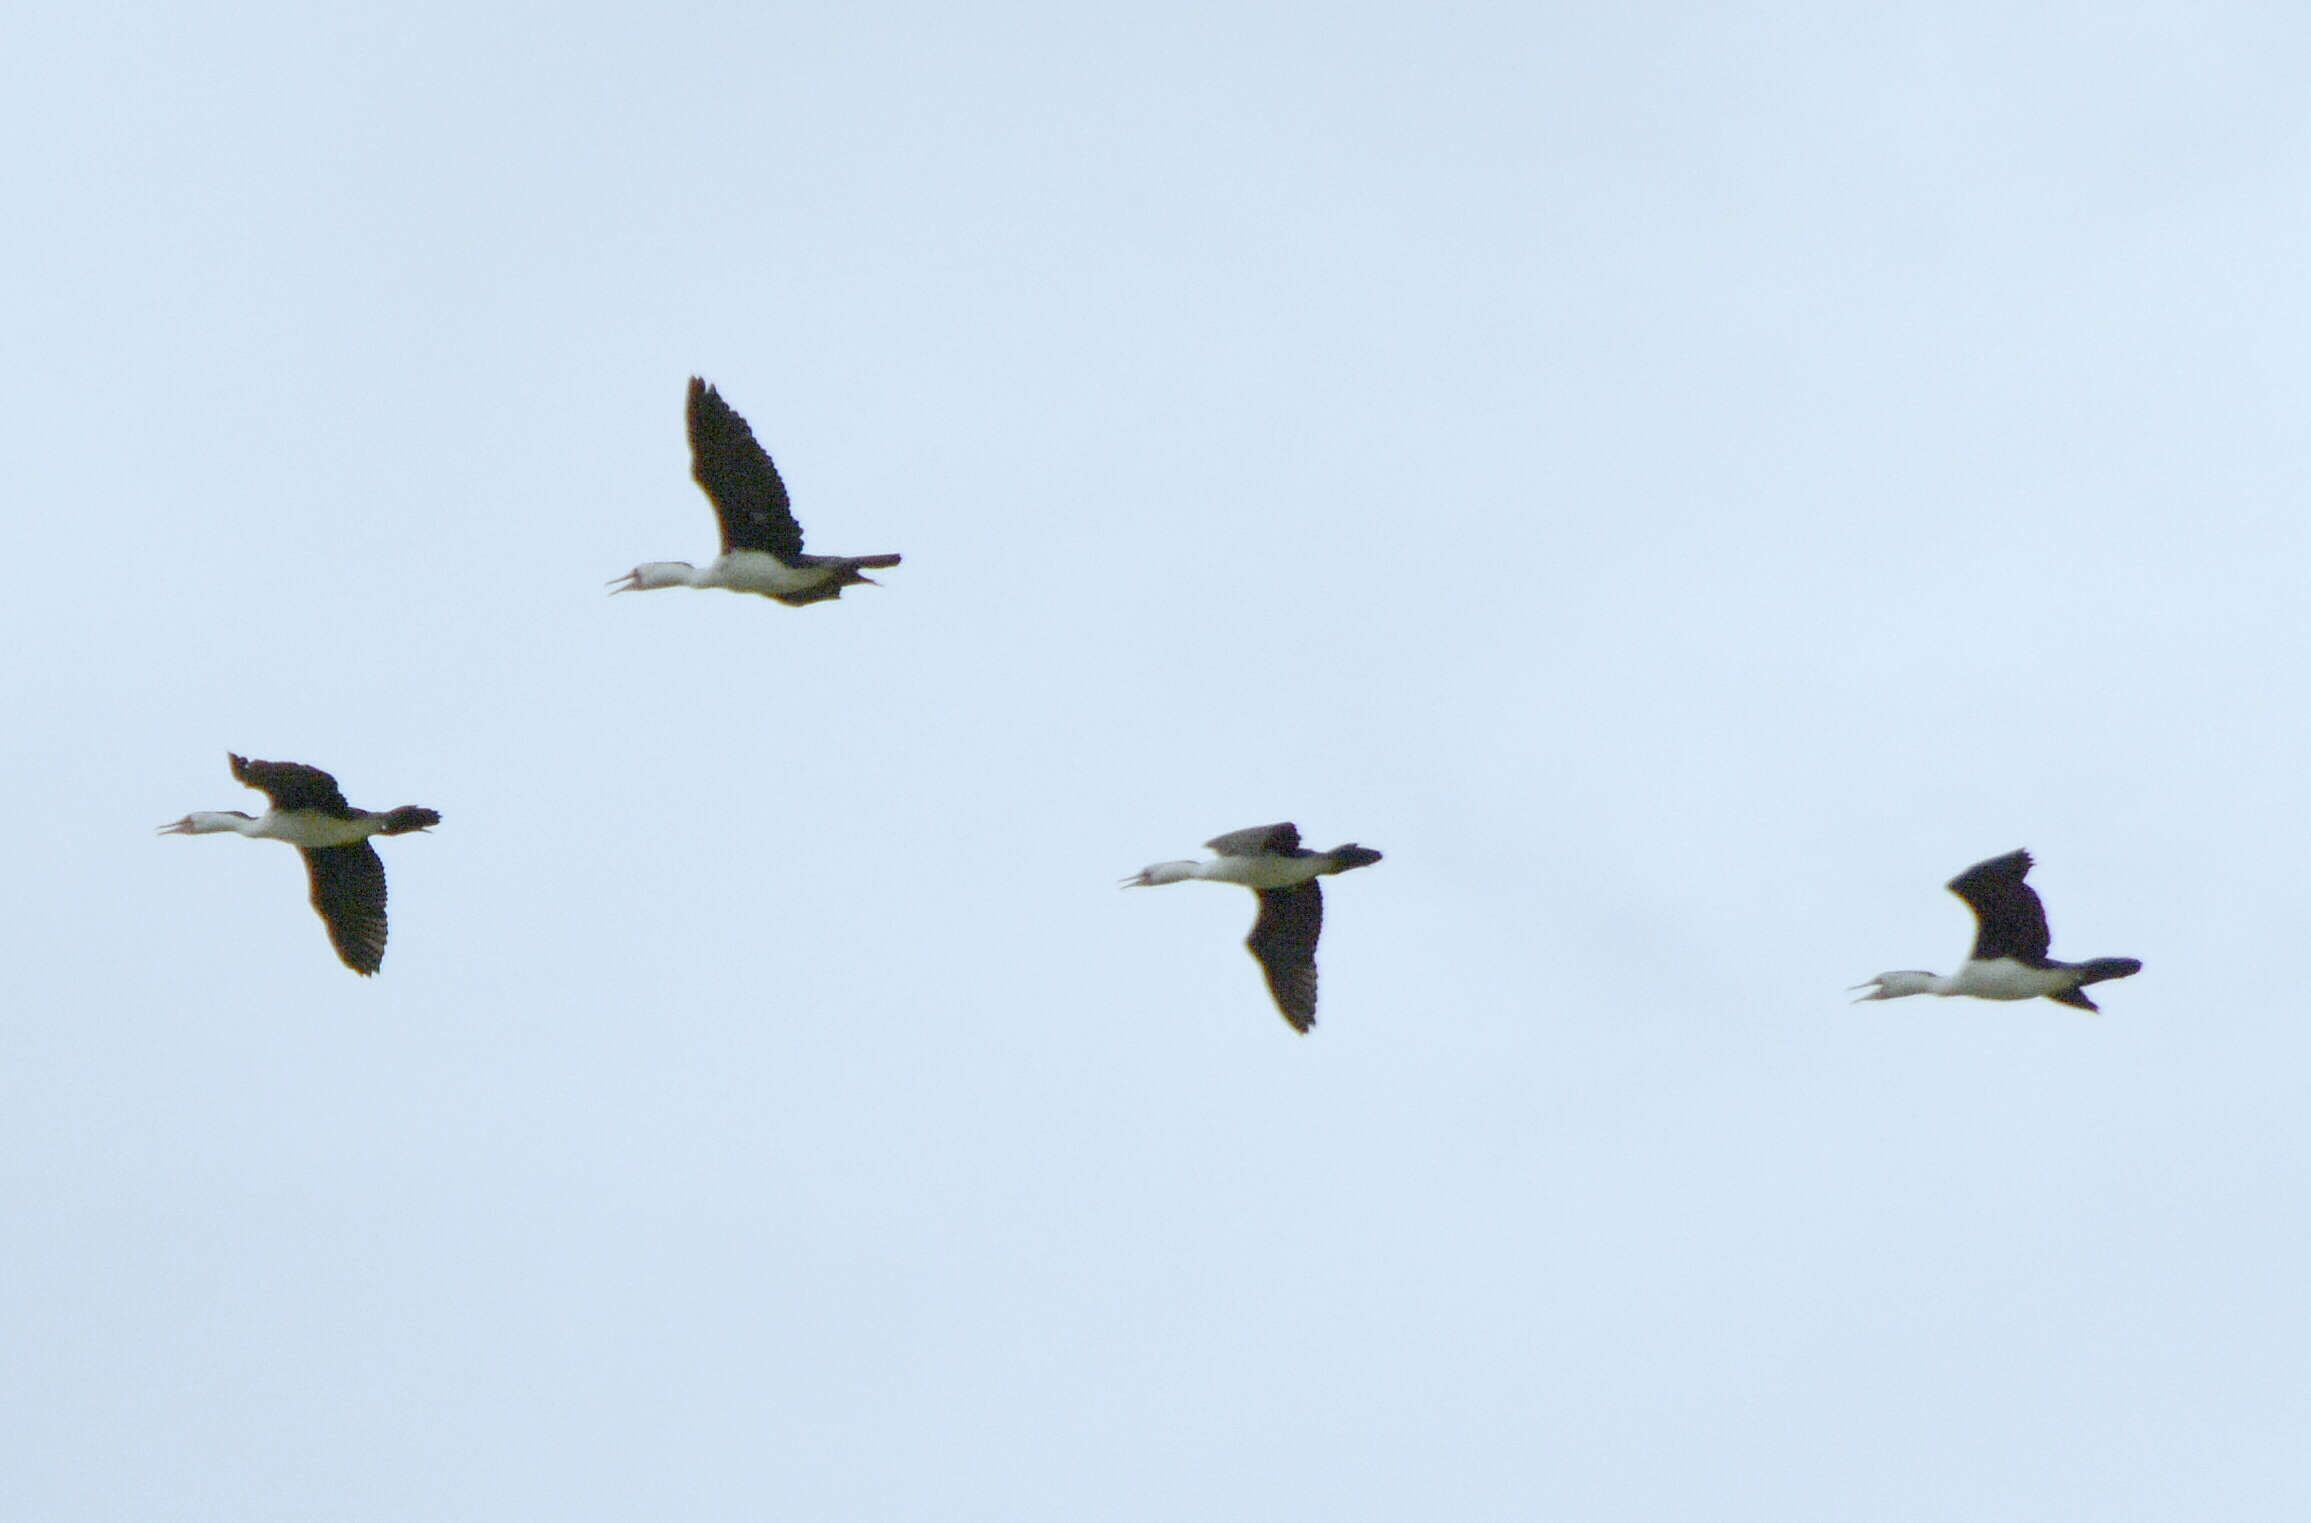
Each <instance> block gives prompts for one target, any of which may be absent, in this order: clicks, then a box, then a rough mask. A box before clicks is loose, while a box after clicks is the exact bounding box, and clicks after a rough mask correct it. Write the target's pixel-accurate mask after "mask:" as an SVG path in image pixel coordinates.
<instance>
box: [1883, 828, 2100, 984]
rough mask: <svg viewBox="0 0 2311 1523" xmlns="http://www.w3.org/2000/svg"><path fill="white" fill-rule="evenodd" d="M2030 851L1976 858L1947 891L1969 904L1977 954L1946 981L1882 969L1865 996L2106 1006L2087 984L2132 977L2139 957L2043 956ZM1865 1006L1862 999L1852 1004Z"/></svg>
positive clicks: (2042, 920)
mask: <svg viewBox="0 0 2311 1523" xmlns="http://www.w3.org/2000/svg"><path fill="white" fill-rule="evenodd" d="M2029 871H2030V853H2029V852H2027V851H2010V852H2008V853H2007V854H2006V855H2005V856H2003V857H1992V858H1991V859H1990V860H1989V861H1987V862H1977V863H1975V864H1974V865H1973V866H1972V867H1969V868H1967V869H1966V870H1965V871H1964V872H1962V873H1960V874H1959V875H1958V876H1957V877H1955V878H1952V879H1951V880H1950V892H1951V893H1953V894H1956V895H1957V896H1958V897H1959V898H1961V899H1963V900H1965V901H1966V907H1967V908H1968V909H1970V910H1972V911H1973V912H1974V919H1975V922H1976V924H1977V926H1978V927H1979V929H1978V930H1977V931H1976V933H1975V936H1974V953H1973V955H1972V956H1971V957H1968V958H1967V959H1966V961H1965V962H1963V963H1961V964H1960V965H1959V967H1958V971H1957V972H1956V973H1955V974H1953V975H1951V976H1950V977H1948V978H1944V977H1942V976H1941V975H1940V974H1938V973H1921V972H1917V971H1915V970H1909V969H1905V970H1903V971H1900V972H1896V973H1880V974H1879V975H1878V976H1877V977H1876V978H1873V979H1871V980H1870V981H1869V982H1868V983H1866V984H1856V985H1854V987H1855V988H1856V989H1868V990H1870V991H1872V992H1870V993H1868V994H1865V995H1863V996H1862V999H1863V1000H1871V999H1900V998H1902V997H1903V996H1904V995H1909V994H1944V995H1948V994H1969V995H1972V996H1973V997H1974V998H1976V999H2035V998H2037V997H2038V996H2039V995H2044V996H2046V997H2047V998H2048V999H2050V1000H2055V1001H2057V1002H2059V1003H2061V1004H2065V1005H2076V1006H2077V1007H2078V1008H2079V1009H2081V1010H2100V1009H2101V1008H2102V1007H2101V1006H2100V1005H2097V1004H2096V1003H2095V1002H2094V1001H2093V1000H2091V999H2089V998H2087V994H2086V986H2087V985H2088V984H2099V983H2101V982H2102V981H2103V980H2104V979H2108V978H2131V977H2133V976H2134V975H2135V974H2137V973H2140V972H2141V971H2142V961H2141V959H2139V958H2134V957H2093V958H2089V959H2087V960H2086V961H2085V962H2056V961H2055V960H2054V959H2053V958H2051V957H2049V956H2047V955H2046V948H2047V945H2048V942H2049V940H2050V938H2049V936H2048V934H2047V930H2046V906H2045V905H2044V904H2041V903H2040V902H2039V899H2038V890H2036V889H2034V888H2032V887H2031V886H2030V885H2029V884H2027V883H2025V882H2023V881H2022V879H2023V876H2024V875H2025V874H2027V873H2028V872H2029ZM1854 1003H1856V1004H1860V1003H1861V1000H1856V1001H1854Z"/></svg>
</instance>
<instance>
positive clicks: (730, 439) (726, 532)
mask: <svg viewBox="0 0 2311 1523" xmlns="http://www.w3.org/2000/svg"><path fill="white" fill-rule="evenodd" d="M690 478H691V479H692V480H693V481H695V482H697V483H698V484H699V485H700V486H702V487H704V488H705V489H706V495H707V497H708V498H709V499H710V500H711V501H712V502H713V503H714V513H715V516H716V517H717V518H720V519H721V520H722V548H723V549H724V550H767V551H769V552H770V553H771V554H772V555H775V556H777V557H778V558H779V559H780V560H782V561H787V562H790V563H791V562H793V561H795V560H797V559H799V558H800V557H801V555H802V525H801V524H798V523H796V522H795V521H794V511H793V509H791V508H790V507H788V506H787V501H786V483H785V482H783V481H781V480H779V479H778V467H777V466H775V465H773V464H771V463H770V453H769V452H768V451H767V450H765V449H764V448H763V447H762V446H761V445H759V444H757V443H755V442H754V430H753V429H751V428H748V427H747V426H746V420H745V419H744V418H742V417H740V416H739V415H738V414H737V412H736V411H735V410H733V409H732V407H731V405H730V404H729V403H728V402H725V401H723V400H722V394H721V393H720V392H718V391H716V390H715V389H714V388H713V387H711V386H709V385H707V384H706V383H705V382H704V381H701V380H699V379H698V378H697V377H696V376H692V377H691V378H690Z"/></svg>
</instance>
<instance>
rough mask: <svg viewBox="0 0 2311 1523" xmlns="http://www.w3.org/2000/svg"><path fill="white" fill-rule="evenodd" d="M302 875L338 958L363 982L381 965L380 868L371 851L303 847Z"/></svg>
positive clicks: (359, 844) (361, 844)
mask: <svg viewBox="0 0 2311 1523" xmlns="http://www.w3.org/2000/svg"><path fill="white" fill-rule="evenodd" d="M305 872H306V875H307V876H308V877H310V878H311V879H312V880H313V908H315V909H316V910H319V911H320V912H321V921H322V923H323V924H324V925H326V926H328V927H329V940H330V943H331V944H332V945H334V946H335V947H336V948H337V955H338V957H339V958H341V959H343V961H344V963H345V966H346V967H348V968H351V969H352V970H353V971H354V972H356V973H358V974H360V975H361V976H362V977H363V978H367V977H368V976H369V975H370V974H372V973H374V972H376V971H377V967H378V964H380V963H382V962H384V961H385V864H384V862H382V861H380V860H379V859H378V856H377V848H376V847H374V846H371V845H370V844H369V843H368V842H367V841H355V842H354V843H353V844H352V845H351V846H308V847H306V848H305Z"/></svg>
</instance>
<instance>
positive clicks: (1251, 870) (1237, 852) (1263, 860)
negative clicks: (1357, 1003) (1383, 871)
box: [1123, 824, 1380, 1034]
mask: <svg viewBox="0 0 2311 1523" xmlns="http://www.w3.org/2000/svg"><path fill="white" fill-rule="evenodd" d="M1204 845H1205V846H1206V847H1207V848H1209V849H1210V850H1211V851H1213V852H1214V853H1216V854H1217V855H1216V857H1215V859H1214V860H1213V861H1210V862H1158V863H1156V864H1155V865H1154V866H1153V867H1149V868H1145V869H1142V870H1141V871H1140V872H1139V873H1138V874H1137V875H1136V876H1134V877H1130V878H1126V879H1124V880H1123V886H1124V887H1125V888H1145V887H1151V886H1153V885H1155V884H1159V883H1178V882H1181V881H1183V880H1185V879H1188V878H1204V879H1208V880H1209V881H1211V882H1214V883H1241V884H1242V885H1243V886H1244V887H1246V888H1248V889H1250V890H1252V892H1254V893H1256V894H1258V895H1259V896H1260V914H1259V917H1258V918H1257V919H1255V920H1254V921H1253V922H1252V934H1251V935H1250V936H1248V937H1246V938H1245V940H1244V945H1245V946H1247V947H1249V948H1250V949H1251V952H1252V956H1253V957H1255V958H1257V959H1258V960H1259V964H1260V971H1261V972H1263V973H1265V974H1266V975H1267V976H1268V992H1269V993H1270V994H1272V995H1274V996H1275V997H1276V1008H1277V1009H1278V1010H1280V1011H1282V1012H1283V1013H1284V1019H1285V1020H1286V1021H1288V1022H1290V1023H1291V1027H1292V1029H1293V1030H1294V1031H1297V1032H1301V1033H1302V1034H1305V1033H1306V1032H1307V1030H1308V1028H1309V1027H1311V1026H1313V1025H1315V1024H1316V938H1317V937H1318V936H1319V935H1321V934H1322V933H1323V930H1324V890H1323V889H1322V888H1320V887H1318V886H1317V883H1316V880H1317V879H1318V878H1320V877H1322V876H1323V875H1324V874H1326V873H1344V872H1347V871H1349V870H1350V869H1351V868H1357V867H1370V866H1371V865H1372V864H1373V863H1375V862H1377V861H1379V860H1380V853H1379V852H1376V851H1374V850H1372V849H1371V848H1370V847H1368V846H1358V845H1356V844H1354V843H1353V842H1351V843H1350V844H1348V845H1346V846H1335V847H1333V848H1332V849H1331V850H1330V851H1310V850H1308V849H1307V848H1306V847H1304V846H1302V845H1301V844H1300V828H1299V827H1298V826H1297V825H1292V824H1283V825H1254V826H1253V827H1251V828H1250V829H1248V830H1231V831H1229V832H1228V833H1227V834H1226V835H1224V836H1214V837H1212V839H1210V840H1209V841H1206V842H1205V843H1204Z"/></svg>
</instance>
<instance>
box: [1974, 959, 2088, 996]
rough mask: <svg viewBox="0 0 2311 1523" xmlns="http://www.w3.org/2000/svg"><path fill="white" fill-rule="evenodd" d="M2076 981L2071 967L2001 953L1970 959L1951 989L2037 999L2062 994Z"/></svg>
mask: <svg viewBox="0 0 2311 1523" xmlns="http://www.w3.org/2000/svg"><path fill="white" fill-rule="evenodd" d="M2075 981H2076V975H2075V974H2074V973H2073V972H2072V971H2071V970H2070V969H2068V968H2033V967H2031V966H2029V965H2028V964H2027V963H2019V962H2016V961H2015V960H2014V959H2013V958H2011V957H2000V958H1996V959H1994V960H1992V961H1990V962H1969V963H1967V964H1966V965H1965V966H1964V967H1962V968H1960V969H1959V971H1958V987H1957V988H1955V989H1952V990H1951V991H1950V992H1951V993H1952V994H1970V995H1972V996H1974V998H1976V999H2037V998H2039V997H2040V996H2041V995H2047V994H2059V993H2061V992H2062V991H2063V990H2065V989H2067V988H2069V987H2070V986H2071V985H2072V983H2074V982H2075Z"/></svg>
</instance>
